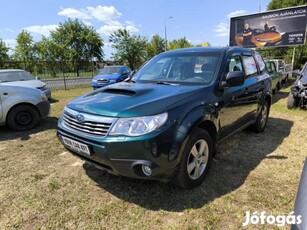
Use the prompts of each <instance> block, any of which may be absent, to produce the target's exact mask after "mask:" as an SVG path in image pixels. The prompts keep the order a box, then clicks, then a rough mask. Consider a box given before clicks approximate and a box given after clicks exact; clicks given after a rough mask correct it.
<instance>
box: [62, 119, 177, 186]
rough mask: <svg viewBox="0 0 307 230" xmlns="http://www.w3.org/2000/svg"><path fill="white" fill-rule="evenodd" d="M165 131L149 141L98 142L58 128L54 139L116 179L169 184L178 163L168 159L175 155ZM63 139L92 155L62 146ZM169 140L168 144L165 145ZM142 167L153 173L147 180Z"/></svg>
mask: <svg viewBox="0 0 307 230" xmlns="http://www.w3.org/2000/svg"><path fill="white" fill-rule="evenodd" d="M167 132H168V131H166V132H163V133H160V134H158V135H152V136H150V137H148V138H143V139H141V138H140V137H138V138H128V137H105V138H102V139H100V140H97V139H94V138H88V137H82V136H80V134H78V135H75V134H74V133H71V132H70V131H67V130H65V127H64V128H63V126H61V124H59V126H58V130H57V136H58V138H59V140H60V141H61V143H62V144H63V145H64V147H65V148H66V149H67V150H69V151H70V152H71V153H72V154H74V155H76V156H77V157H79V158H81V159H82V160H85V161H87V162H88V163H90V164H93V165H95V166H96V167H98V168H100V169H103V170H106V171H108V172H110V173H112V174H115V175H122V176H125V177H130V178H138V179H158V180H168V179H170V178H171V177H172V175H173V174H174V172H175V170H176V167H177V163H176V162H177V161H176V160H174V159H172V160H170V159H169V156H170V153H172V152H174V151H177V150H174V149H175V148H174V146H172V143H171V141H170V139H169V138H167V137H166V135H168V134H166V133H167ZM62 136H64V137H66V138H70V139H72V140H74V141H78V142H80V143H82V144H86V145H87V146H88V147H89V149H90V152H91V154H90V155H88V154H86V153H81V152H77V151H75V150H74V149H71V148H69V147H68V146H67V145H65V144H64V143H63V139H62ZM167 140H169V141H167ZM142 166H148V167H150V168H151V170H152V174H151V175H150V176H148V175H146V174H144V172H143V171H142Z"/></svg>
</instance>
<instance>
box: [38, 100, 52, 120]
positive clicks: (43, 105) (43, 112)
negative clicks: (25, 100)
mask: <svg viewBox="0 0 307 230" xmlns="http://www.w3.org/2000/svg"><path fill="white" fill-rule="evenodd" d="M36 108H37V109H38V111H39V114H40V116H41V117H47V116H48V115H49V114H50V103H49V102H48V101H42V102H39V103H38V104H37V105H36Z"/></svg>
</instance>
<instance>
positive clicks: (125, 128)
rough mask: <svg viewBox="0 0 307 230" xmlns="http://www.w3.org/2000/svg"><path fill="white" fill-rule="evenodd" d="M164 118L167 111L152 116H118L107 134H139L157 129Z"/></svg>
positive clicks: (163, 122) (164, 120)
mask: <svg viewBox="0 0 307 230" xmlns="http://www.w3.org/2000/svg"><path fill="white" fill-rule="evenodd" d="M166 120H167V112H165V113H162V114H158V115H154V116H146V117H131V118H119V119H118V120H117V122H116V123H115V125H114V126H113V128H112V130H111V132H110V134H109V135H111V136H119V135H124V136H141V135H144V134H147V133H150V132H152V131H154V130H156V129H158V128H159V127H161V126H162V125H164V124H165V122H166Z"/></svg>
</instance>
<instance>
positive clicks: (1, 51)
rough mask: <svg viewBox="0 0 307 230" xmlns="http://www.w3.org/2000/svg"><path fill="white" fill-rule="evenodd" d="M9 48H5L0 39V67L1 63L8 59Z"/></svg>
mask: <svg viewBox="0 0 307 230" xmlns="http://www.w3.org/2000/svg"><path fill="white" fill-rule="evenodd" d="M9 49H10V48H9V47H7V46H6V44H5V42H4V41H3V40H2V39H0V67H2V66H3V63H4V62H5V61H6V60H8V59H9V55H8V52H9Z"/></svg>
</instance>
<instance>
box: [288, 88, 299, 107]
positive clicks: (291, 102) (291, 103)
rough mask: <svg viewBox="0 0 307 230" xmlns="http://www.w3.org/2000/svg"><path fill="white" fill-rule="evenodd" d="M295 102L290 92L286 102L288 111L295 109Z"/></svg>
mask: <svg viewBox="0 0 307 230" xmlns="http://www.w3.org/2000/svg"><path fill="white" fill-rule="evenodd" d="M297 104H298V103H297V100H296V99H295V97H294V96H293V94H292V93H291V92H290V93H289V96H288V101H287V108H288V109H295V108H296V107H297Z"/></svg>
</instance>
